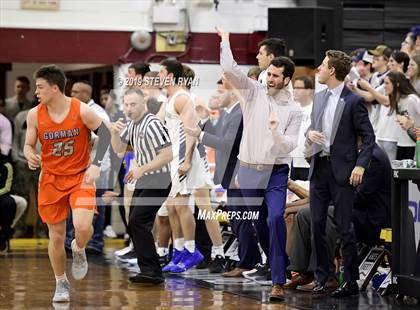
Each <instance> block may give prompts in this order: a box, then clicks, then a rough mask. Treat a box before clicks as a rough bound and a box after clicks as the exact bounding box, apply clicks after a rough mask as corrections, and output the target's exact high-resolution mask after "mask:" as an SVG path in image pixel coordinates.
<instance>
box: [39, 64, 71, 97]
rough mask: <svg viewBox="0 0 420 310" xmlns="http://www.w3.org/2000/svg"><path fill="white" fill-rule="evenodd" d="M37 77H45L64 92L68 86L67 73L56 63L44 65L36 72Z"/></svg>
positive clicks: (49, 82)
mask: <svg viewBox="0 0 420 310" xmlns="http://www.w3.org/2000/svg"><path fill="white" fill-rule="evenodd" d="M34 78H35V79H44V80H46V81H47V82H48V84H50V85H57V87H58V89H59V90H60V91H61V92H62V93H64V89H65V87H66V82H67V80H66V75H65V74H64V71H63V70H62V69H61V68H60V67H58V66H56V65H46V66H42V67H41V68H39V69H38V70H36V71H35V73H34Z"/></svg>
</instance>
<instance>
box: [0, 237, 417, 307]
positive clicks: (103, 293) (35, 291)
mask: <svg viewBox="0 0 420 310" xmlns="http://www.w3.org/2000/svg"><path fill="white" fill-rule="evenodd" d="M46 244H47V241H46V240H41V241H31V242H29V243H25V242H14V244H12V246H13V251H12V252H11V253H10V254H9V255H8V256H6V257H0V309H209V310H213V309H214V310H216V309H223V310H230V309H251V310H252V309H267V310H277V309H278V310H283V309H349V310H350V309H352V310H353V309H406V307H401V306H398V305H397V304H396V303H395V302H394V300H393V299H392V298H390V297H388V298H383V297H381V296H379V295H377V294H376V293H374V292H372V291H368V292H366V293H362V294H360V296H359V297H352V298H345V299H342V300H336V299H332V298H328V297H326V296H313V295H312V294H310V293H303V292H301V293H299V292H298V291H288V292H287V296H286V302H285V303H282V304H269V303H268V302H267V300H268V294H269V291H270V287H269V286H261V285H256V284H255V283H253V282H250V281H249V280H245V279H242V280H241V279H239V280H234V279H223V278H222V277H220V275H209V274H208V272H207V271H205V270H192V271H190V272H189V273H187V274H185V275H183V276H182V277H180V276H168V277H167V278H166V280H165V283H164V284H162V285H158V286H155V285H145V284H130V283H129V281H128V277H129V275H130V272H129V271H127V270H126V269H124V266H122V265H120V264H118V263H116V262H115V260H114V259H113V255H112V253H113V252H114V250H115V248H119V245H118V244H115V243H114V244H108V245H107V247H106V251H105V255H104V256H103V257H89V258H88V259H89V273H88V275H87V277H86V278H85V279H84V280H82V281H75V280H73V279H71V276H70V277H69V280H70V282H71V294H72V295H71V302H70V303H69V304H52V303H51V298H52V295H53V292H54V288H55V281H54V280H53V273H52V271H51V268H50V265H49V260H48V254H47V250H46ZM70 264H71V259H68V261H67V266H68V270H70ZM412 309H413V308H412Z"/></svg>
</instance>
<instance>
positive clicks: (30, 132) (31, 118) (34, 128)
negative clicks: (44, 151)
mask: <svg viewBox="0 0 420 310" xmlns="http://www.w3.org/2000/svg"><path fill="white" fill-rule="evenodd" d="M37 118H38V110H37V108H36V107H35V108H32V109H31V110H29V112H28V116H27V117H26V124H27V128H26V137H25V146H24V147H23V154H24V155H25V158H26V160H27V161H28V167H29V169H31V170H36V169H37V168H39V167H40V166H41V156H40V155H39V154H37V153H36V151H35V145H36V141H37V139H38V120H37Z"/></svg>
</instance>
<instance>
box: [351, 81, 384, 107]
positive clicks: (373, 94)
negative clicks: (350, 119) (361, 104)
mask: <svg viewBox="0 0 420 310" xmlns="http://www.w3.org/2000/svg"><path fill="white" fill-rule="evenodd" d="M357 83H358V84H359V86H360V87H362V88H363V89H366V91H363V90H357V89H356V93H357V94H359V95H360V96H361V97H363V99H365V100H366V101H369V102H370V101H373V100H376V101H378V102H379V103H380V104H383V105H384V106H386V107H387V106H389V105H390V102H389V97H388V96H386V95H383V94H382V93H381V92H380V91H379V89H381V88H382V87H383V85H381V86H379V87H378V88H373V87H372V86H371V85H370V84H369V82H368V81H366V80H363V79H359V81H358V82H357ZM366 92H367V93H368V94H366Z"/></svg>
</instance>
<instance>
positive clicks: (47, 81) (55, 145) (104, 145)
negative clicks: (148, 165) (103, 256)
mask: <svg viewBox="0 0 420 310" xmlns="http://www.w3.org/2000/svg"><path fill="white" fill-rule="evenodd" d="M34 77H35V79H36V91H35V94H36V96H37V98H38V100H39V102H40V104H39V105H38V106H37V107H35V108H33V109H31V110H30V111H29V113H28V116H27V126H28V127H27V131H26V141H25V147H24V154H25V157H26V159H27V160H28V165H29V168H30V169H32V170H35V169H37V168H41V176H40V181H39V193H38V212H39V215H40V217H41V219H42V221H43V222H45V223H47V224H48V229H49V237H50V240H49V243H48V255H49V257H50V262H51V266H52V269H53V271H54V274H55V278H56V290H55V294H54V297H53V302H68V301H70V284H69V281H68V279H67V277H66V273H65V261H66V253H65V251H64V239H65V235H66V218H67V215H68V212H69V207H70V208H71V211H72V214H73V225H74V228H75V239H74V240H73V241H72V244H71V248H72V252H73V264H72V275H73V278H74V279H76V280H80V279H83V278H84V277H85V275H86V273H87V270H88V264H87V259H86V254H85V246H86V244H87V243H88V241H89V239H90V238H91V236H92V232H93V228H92V219H93V214H94V212H95V180H96V179H97V178H98V177H99V173H100V163H101V160H102V159H103V157H104V155H105V152H106V151H107V149H108V147H109V143H110V140H111V135H110V132H109V130H108V128H107V126H106V125H105V124H104V123H103V121H102V119H101V118H100V117H98V116H97V114H96V113H95V112H94V111H93V110H92V109H91V108H89V107H88V106H87V105H86V104H85V103H81V102H80V101H79V100H77V99H76V98H70V97H66V96H65V95H64V87H65V84H66V77H65V75H64V72H63V71H62V70H61V69H60V68H59V67H57V66H55V65H49V66H44V67H41V68H40V69H38V70H37V71H36V72H35V75H34ZM91 131H94V132H95V133H96V134H97V135H98V136H99V144H98V150H97V153H96V157H95V158H94V159H93V161H92V163H91V162H90V150H91V147H90V135H91ZM37 139H39V141H40V142H41V145H42V151H41V155H39V154H37V153H36V151H35V144H36V142H37Z"/></svg>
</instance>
